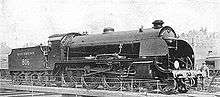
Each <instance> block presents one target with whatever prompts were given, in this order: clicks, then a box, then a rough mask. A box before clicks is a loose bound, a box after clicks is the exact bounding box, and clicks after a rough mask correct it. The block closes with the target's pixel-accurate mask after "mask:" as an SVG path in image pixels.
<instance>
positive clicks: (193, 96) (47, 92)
mask: <svg viewBox="0 0 220 97" xmlns="http://www.w3.org/2000/svg"><path fill="white" fill-rule="evenodd" d="M215 81H218V80H215ZM215 81H214V83H215ZM0 83H1V84H0V86H1V87H0V97H30V96H32V97H33V96H35V97H70V96H71V97H72V96H73V97H75V95H78V97H84V96H95V97H146V96H147V97H155V96H157V97H168V96H169V97H219V96H220V90H219V91H216V92H215V93H208V92H204V91H195V90H192V89H191V90H190V91H189V92H188V93H184V94H170V95H166V94H161V93H159V92H154V93H148V92H144V91H139V92H127V91H108V90H92V89H83V88H66V87H45V86H27V85H12V84H11V81H10V80H1V82H0Z"/></svg>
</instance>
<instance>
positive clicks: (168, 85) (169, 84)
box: [159, 79, 176, 94]
mask: <svg viewBox="0 0 220 97" xmlns="http://www.w3.org/2000/svg"><path fill="white" fill-rule="evenodd" d="M159 89H160V91H161V92H162V93H164V94H171V93H173V92H174V91H175V89H176V80H174V79H167V80H166V81H165V82H163V83H162V85H160V86H159Z"/></svg>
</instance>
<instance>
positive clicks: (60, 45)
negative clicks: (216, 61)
mask: <svg viewBox="0 0 220 97" xmlns="http://www.w3.org/2000/svg"><path fill="white" fill-rule="evenodd" d="M153 24H154V27H153V28H149V29H142V28H141V29H139V30H132V31H119V32H114V29H113V28H106V29H104V33H103V34H98V35H87V34H79V33H69V34H61V35H53V36H50V37H49V44H50V45H49V46H47V47H43V46H39V47H35V48H38V49H37V50H39V49H40V50H41V54H40V55H41V56H39V57H41V58H43V60H45V61H44V62H41V63H39V64H38V63H37V64H36V65H37V66H42V65H40V64H46V65H47V66H48V67H50V68H47V67H45V68H43V69H42V68H40V69H38V70H35V69H36V68H34V69H33V68H29V69H24V68H23V69H19V70H18V69H15V68H13V66H17V64H14V63H15V61H13V58H16V57H18V55H19V54H18V53H15V55H17V56H14V54H11V55H9V59H10V60H12V61H11V62H10V60H9V66H10V67H9V70H10V72H11V75H12V76H14V78H15V81H16V82H19V81H17V80H18V78H17V77H20V76H21V75H22V76H23V77H20V79H22V78H23V79H26V77H27V76H28V75H30V76H31V77H32V76H35V77H36V76H37V77H36V79H38V80H40V79H41V78H40V76H44V78H43V80H44V81H45V80H53V82H54V83H55V84H56V86H68V87H76V86H77V85H78V84H80V85H82V86H83V87H85V88H90V89H91V88H92V89H96V88H98V87H99V86H102V87H103V88H104V89H108V90H119V89H121V84H122V82H123V86H124V87H125V88H128V89H133V88H137V87H138V85H137V84H141V86H140V85H139V86H140V87H143V88H147V87H148V86H149V85H152V84H153V83H154V82H155V81H157V80H159V81H160V85H159V86H160V89H161V91H162V92H164V93H170V92H172V91H176V90H178V91H179V92H182V93H185V92H187V91H188V89H189V87H196V86H197V80H198V78H199V77H200V76H202V75H201V74H200V72H197V71H195V70H194V53H193V49H192V48H191V46H190V45H189V44H188V43H187V42H185V41H184V40H180V39H177V35H176V33H175V32H174V30H173V29H172V28H171V27H169V26H164V27H163V26H162V25H163V21H161V20H156V21H154V22H153ZM24 49H27V48H24ZM22 50H23V49H20V50H19V49H15V50H14V52H16V51H18V52H19V51H22ZM27 50H31V49H27ZM12 52H13V51H12ZM38 52H40V51H38ZM26 53H27V52H26ZM21 55H24V56H25V55H26V54H25V53H24V54H21ZM30 55H31V53H30ZM26 57H29V58H31V57H30V56H29V53H27V56H26ZM31 59H38V58H35V57H34V58H31ZM23 61H25V60H23ZM23 61H22V62H23ZM38 61H39V60H38ZM31 63H32V62H31ZM33 64H35V63H33ZM48 75H49V76H53V77H48ZM149 80H150V81H151V83H148V82H147V81H149ZM140 81H141V82H140ZM131 82H134V83H132V84H129V83H131ZM137 82H138V83H137ZM154 85H155V84H154ZM153 87H154V86H153Z"/></svg>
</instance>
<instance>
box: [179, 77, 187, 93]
mask: <svg viewBox="0 0 220 97" xmlns="http://www.w3.org/2000/svg"><path fill="white" fill-rule="evenodd" d="M177 89H178V92H180V93H186V92H187V91H188V90H189V85H188V83H187V80H185V79H180V81H179V82H178V86H177Z"/></svg>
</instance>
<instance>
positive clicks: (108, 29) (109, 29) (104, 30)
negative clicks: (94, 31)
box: [103, 27, 114, 34]
mask: <svg viewBox="0 0 220 97" xmlns="http://www.w3.org/2000/svg"><path fill="white" fill-rule="evenodd" d="M112 32H114V28H111V27H107V28H104V29H103V34H108V33H112Z"/></svg>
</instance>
